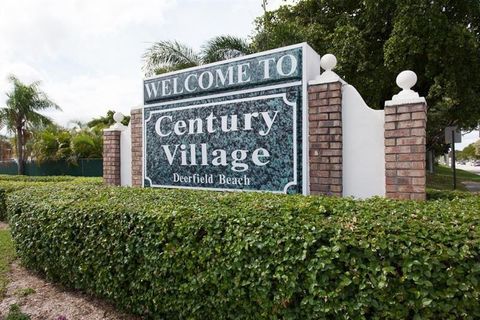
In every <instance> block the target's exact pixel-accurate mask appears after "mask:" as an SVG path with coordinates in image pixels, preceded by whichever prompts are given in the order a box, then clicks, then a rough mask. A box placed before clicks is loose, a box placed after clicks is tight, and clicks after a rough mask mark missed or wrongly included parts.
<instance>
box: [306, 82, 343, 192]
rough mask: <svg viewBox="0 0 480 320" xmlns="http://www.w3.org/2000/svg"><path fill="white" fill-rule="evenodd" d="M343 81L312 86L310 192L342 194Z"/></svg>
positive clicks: (309, 91) (309, 103) (310, 98)
mask: <svg viewBox="0 0 480 320" xmlns="http://www.w3.org/2000/svg"><path fill="white" fill-rule="evenodd" d="M341 90H342V84H341V82H333V83H324V84H311V85H309V87H308V116H309V153H310V155H309V160H310V193H311V194H326V195H335V196H342V192H343V187H342V92H341Z"/></svg>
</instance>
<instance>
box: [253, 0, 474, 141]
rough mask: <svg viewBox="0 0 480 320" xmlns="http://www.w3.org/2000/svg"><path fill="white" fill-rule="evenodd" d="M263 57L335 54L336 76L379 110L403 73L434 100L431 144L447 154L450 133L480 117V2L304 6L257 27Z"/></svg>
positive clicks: (309, 2)
mask: <svg viewBox="0 0 480 320" xmlns="http://www.w3.org/2000/svg"><path fill="white" fill-rule="evenodd" d="M256 25H257V27H256V32H255V34H254V36H253V47H254V50H256V51H262V50H266V49H271V48H276V47H280V46H285V45H290V44H294V43H299V42H308V43H309V44H310V45H311V46H312V47H313V48H314V49H315V50H316V51H317V52H319V53H320V54H325V53H333V54H335V55H336V57H337V59H338V61H339V63H338V67H337V69H336V72H337V73H338V74H339V75H340V76H342V77H343V78H344V79H345V80H346V81H347V82H348V83H350V84H352V85H354V86H355V87H356V88H357V89H358V90H359V92H360V93H361V94H362V96H363V97H364V98H365V100H366V101H367V103H368V104H369V105H370V106H371V107H373V108H377V109H378V108H382V107H383V104H384V101H385V100H389V99H391V97H392V95H393V94H395V93H397V92H398V91H399V89H398V88H397V87H396V85H395V77H396V76H397V74H398V73H399V72H400V71H402V70H407V69H409V70H413V71H415V72H416V74H417V76H418V82H417V85H416V86H415V88H414V89H415V90H417V91H418V92H419V93H420V95H422V96H425V97H426V98H427V103H428V107H429V109H428V125H427V131H428V132H427V145H428V147H429V148H430V149H444V147H445V145H444V144H443V129H444V128H445V127H446V126H452V125H457V126H458V127H459V128H461V129H463V130H471V129H473V128H475V127H476V126H477V125H478V120H479V119H480V94H479V92H480V1H478V0H456V1H450V0H363V1H359V0H301V1H298V2H297V3H296V4H295V5H292V6H282V7H280V8H279V9H278V10H276V11H271V12H266V13H265V15H264V16H263V17H259V18H258V19H257V21H256Z"/></svg>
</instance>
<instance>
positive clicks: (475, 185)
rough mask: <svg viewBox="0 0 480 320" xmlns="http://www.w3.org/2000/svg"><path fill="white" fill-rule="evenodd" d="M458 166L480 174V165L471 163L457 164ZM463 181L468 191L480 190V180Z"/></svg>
mask: <svg viewBox="0 0 480 320" xmlns="http://www.w3.org/2000/svg"><path fill="white" fill-rule="evenodd" d="M456 168H457V169H462V170H465V171H469V172H471V173H475V174H478V175H480V166H472V165H470V164H457V165H456ZM462 183H463V184H464V185H465V188H467V190H468V191H471V192H480V182H475V181H465V182H462Z"/></svg>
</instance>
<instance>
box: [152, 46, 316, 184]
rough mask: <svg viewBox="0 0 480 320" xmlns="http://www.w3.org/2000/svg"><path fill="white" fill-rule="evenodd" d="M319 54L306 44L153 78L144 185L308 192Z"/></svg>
mask: <svg viewBox="0 0 480 320" xmlns="http://www.w3.org/2000/svg"><path fill="white" fill-rule="evenodd" d="M312 52H313V50H312V49H311V48H310V47H308V46H307V45H306V44H301V45H295V46H290V47H285V48H280V49H276V50H272V51H267V52H263V53H260V54H255V55H250V56H244V57H241V58H237V59H232V60H226V61H222V62H219V63H214V64H209V65H204V66H200V67H195V68H190V69H185V70H181V71H178V72H173V73H168V74H163V75H160V76H157V77H154V78H149V79H145V80H144V88H143V90H144V109H143V121H144V125H143V128H144V129H143V130H144V139H143V141H144V157H143V159H144V170H143V174H144V186H145V187H167V188H172V187H174V188H198V189H214V190H250V191H270V192H277V193H305V192H306V190H305V186H306V181H305V180H306V179H305V177H306V176H307V175H306V173H305V169H306V159H307V158H308V156H307V155H308V154H305V153H306V152H307V151H308V150H306V149H305V144H306V135H305V132H306V128H305V126H306V123H307V122H306V114H307V113H306V98H307V96H306V94H307V93H306V85H307V84H306V75H305V69H306V63H307V62H306V60H307V58H306V56H307V53H308V54H309V55H311V54H314V53H312ZM315 71H316V70H315Z"/></svg>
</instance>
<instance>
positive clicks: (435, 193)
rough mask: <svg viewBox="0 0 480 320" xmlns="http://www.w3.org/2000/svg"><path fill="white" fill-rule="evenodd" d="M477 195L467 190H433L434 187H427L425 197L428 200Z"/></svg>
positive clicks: (463, 197)
mask: <svg viewBox="0 0 480 320" xmlns="http://www.w3.org/2000/svg"><path fill="white" fill-rule="evenodd" d="M472 197H478V194H476V193H472V192H467V191H457V190H455V191H454V190H434V189H427V199H428V200H439V199H444V200H453V199H457V198H459V199H465V198H472Z"/></svg>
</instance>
